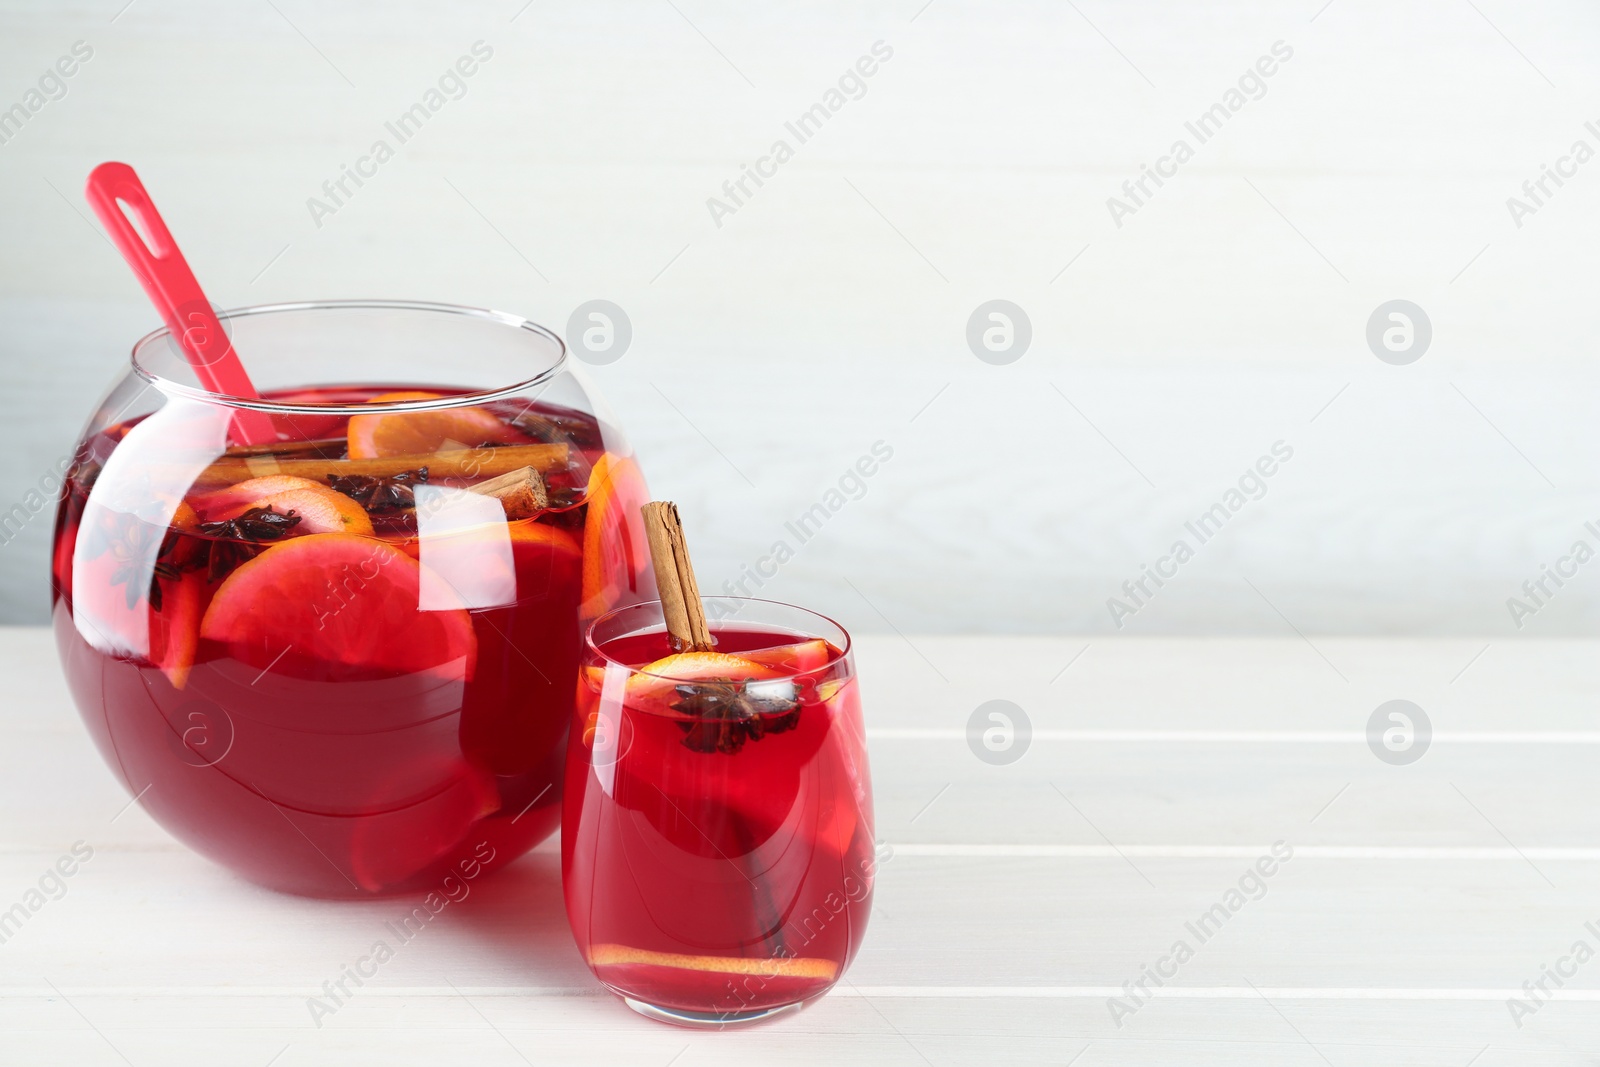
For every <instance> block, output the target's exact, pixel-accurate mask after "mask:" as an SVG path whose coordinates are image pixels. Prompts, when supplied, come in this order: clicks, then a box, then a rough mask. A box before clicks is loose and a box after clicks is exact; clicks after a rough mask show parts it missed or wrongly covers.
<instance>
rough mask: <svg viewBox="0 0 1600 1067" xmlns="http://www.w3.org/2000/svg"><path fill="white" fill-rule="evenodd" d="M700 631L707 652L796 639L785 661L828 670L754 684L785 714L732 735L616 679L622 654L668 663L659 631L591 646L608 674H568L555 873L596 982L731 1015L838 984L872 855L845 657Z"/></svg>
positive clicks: (621, 674) (588, 670)
mask: <svg viewBox="0 0 1600 1067" xmlns="http://www.w3.org/2000/svg"><path fill="white" fill-rule="evenodd" d="M713 632H714V634H715V637H716V641H717V651H718V652H719V653H732V654H738V653H741V652H750V653H752V654H753V655H759V654H760V653H759V652H758V651H757V650H772V649H797V648H798V649H808V648H809V649H812V650H815V652H814V653H812V654H811V659H810V661H809V662H803V663H800V664H799V665H798V667H794V668H791V669H805V668H807V667H810V666H813V665H815V664H817V663H822V664H825V666H822V667H821V668H819V669H814V670H807V671H806V673H801V674H798V675H785V676H784V677H783V678H780V679H779V680H777V681H772V682H767V683H765V684H766V685H767V686H768V687H776V690H777V693H776V695H779V696H792V697H793V698H794V699H795V700H797V701H798V705H799V706H798V708H797V710H795V711H793V712H790V713H789V714H790V715H791V716H792V720H791V721H789V722H786V723H784V722H775V723H773V724H772V728H770V729H763V730H762V731H761V736H759V737H743V738H740V737H733V738H731V739H729V738H727V737H726V736H725V735H720V734H718V733H717V730H718V724H717V723H715V722H713V723H710V724H707V723H706V721H705V720H704V718H703V717H698V716H696V715H693V714H689V713H687V712H685V711H682V710H674V708H673V707H672V706H671V705H672V704H673V703H677V702H679V697H678V695H677V694H678V693H681V692H682V691H681V690H673V689H672V688H671V687H668V690H667V691H666V693H665V694H663V692H662V691H661V689H660V687H657V689H656V692H655V693H654V694H650V693H644V694H636V693H634V691H633V690H632V689H630V688H629V686H628V684H627V683H628V679H629V677H630V673H631V672H629V671H628V670H627V669H625V668H623V667H621V666H619V664H631V665H635V666H637V665H641V664H646V663H651V662H653V661H655V660H657V659H660V658H661V657H664V656H668V655H670V654H671V652H672V649H671V648H670V647H669V645H668V643H667V637H666V635H665V634H661V633H653V634H643V635H630V636H627V637H623V638H619V639H617V640H615V641H612V642H610V643H608V644H606V645H604V646H603V651H604V652H605V654H606V656H607V657H609V658H610V659H611V660H612V661H614V662H613V664H612V665H611V666H610V668H609V671H608V670H607V668H606V667H605V665H604V663H603V661H596V662H594V663H592V664H590V665H586V666H585V667H584V668H583V674H582V677H581V678H580V682H579V696H578V706H577V717H576V718H575V719H574V726H573V734H572V737H571V740H570V742H569V746H568V753H569V755H568V766H567V776H568V792H567V807H566V809H565V814H564V816H563V831H562V855H563V882H564V888H565V892H566V901H567V914H568V917H569V919H570V920H571V924H572V930H573V933H574V936H575V937H576V938H577V941H578V947H579V949H580V950H581V951H582V953H583V955H584V958H585V959H586V960H587V961H588V962H589V964H590V967H591V969H592V970H593V971H594V973H595V975H596V977H598V978H599V979H600V980H601V981H602V982H603V983H605V984H606V985H607V986H608V987H610V988H611V989H613V990H614V991H616V992H618V993H620V994H622V995H624V996H627V997H631V998H634V999H636V1000H640V1001H643V1002H645V1003H647V1004H650V1005H655V1006H658V1007H664V1008H672V1009H679V1010H683V1011H689V1012H696V1013H710V1014H714V1015H727V1016H732V1015H735V1014H737V1013H743V1012H752V1011H760V1010H763V1009H767V1008H772V1007H777V1006H781V1005H786V1004H793V1003H796V1002H799V1001H803V1000H806V999H809V998H812V997H815V996H818V995H820V994H821V993H823V992H826V991H827V990H828V989H829V988H830V987H831V986H832V985H833V984H834V983H835V982H836V981H837V980H838V977H839V975H840V974H842V973H843V971H844V968H845V967H846V966H847V965H848V964H849V962H850V960H851V959H852V958H853V957H854V955H855V952H856V950H857V948H858V947H859V946H860V943H861V938H862V935H863V933H864V931H865V927H866V920H867V916H868V914H869V911H870V906H871V895H872V884H873V874H874V869H875V857H874V851H873V850H874V845H873V829H872V815H871V810H872V809H871V795H870V788H871V787H870V783H869V779H868V775H867V766H866V747H865V740H864V735H863V732H862V723H861V710H860V703H859V697H858V695H857V686H856V682H855V678H854V676H853V673H852V671H851V667H850V663H849V660H848V659H847V658H845V657H843V656H842V655H841V654H840V652H839V650H838V649H837V648H834V647H833V646H831V645H828V644H826V643H825V642H822V641H820V640H814V639H813V640H809V641H808V640H807V639H806V638H803V637H801V636H798V635H796V634H793V633H783V632H777V631H770V630H756V629H733V628H714V631H713ZM797 642H799V644H797ZM632 677H633V678H635V679H637V678H639V677H640V676H639V675H632ZM735 680H736V681H737V679H735ZM758 684H760V683H758ZM638 685H639V683H638V682H637V681H635V682H634V686H635V687H637V686H638ZM780 717H781V716H774V717H773V718H780ZM719 740H720V747H719Z"/></svg>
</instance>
